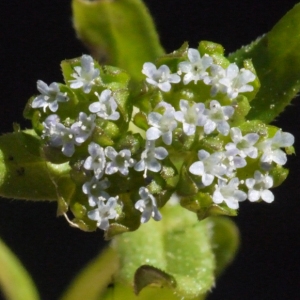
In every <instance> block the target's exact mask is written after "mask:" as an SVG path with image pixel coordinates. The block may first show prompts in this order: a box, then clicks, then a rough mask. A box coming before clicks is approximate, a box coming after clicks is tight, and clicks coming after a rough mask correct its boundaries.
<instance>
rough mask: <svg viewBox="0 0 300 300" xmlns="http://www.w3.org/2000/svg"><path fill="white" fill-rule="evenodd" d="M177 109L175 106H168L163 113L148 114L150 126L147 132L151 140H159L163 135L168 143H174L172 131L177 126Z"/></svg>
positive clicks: (163, 138)
mask: <svg viewBox="0 0 300 300" xmlns="http://www.w3.org/2000/svg"><path fill="white" fill-rule="evenodd" d="M174 114H175V110H174V108H173V107H171V108H167V109H166V110H165V112H164V114H163V115H161V114H159V113H157V112H152V113H150V114H149V115H148V124H149V125H150V126H152V127H150V128H149V129H148V130H147V132H146V137H147V139H148V140H149V141H154V140H157V139H158V138H159V137H162V140H163V141H164V143H165V144H166V145H171V143H172V132H173V130H174V129H175V128H176V127H177V122H176V120H175V115H174Z"/></svg>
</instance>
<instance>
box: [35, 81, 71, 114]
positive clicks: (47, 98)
mask: <svg viewBox="0 0 300 300" xmlns="http://www.w3.org/2000/svg"><path fill="white" fill-rule="evenodd" d="M37 89H38V90H39V92H40V93H41V95H39V96H37V97H36V98H34V100H33V101H32V104H31V106H32V107H33V108H40V107H42V108H43V111H44V112H46V109H47V107H49V109H50V110H51V111H52V112H56V111H57V109H58V102H66V101H68V100H69V98H68V97H67V94H66V93H61V92H60V89H59V85H58V84H57V83H56V82H53V83H51V84H50V85H49V86H48V85H47V84H46V83H45V82H44V81H42V80H38V81H37Z"/></svg>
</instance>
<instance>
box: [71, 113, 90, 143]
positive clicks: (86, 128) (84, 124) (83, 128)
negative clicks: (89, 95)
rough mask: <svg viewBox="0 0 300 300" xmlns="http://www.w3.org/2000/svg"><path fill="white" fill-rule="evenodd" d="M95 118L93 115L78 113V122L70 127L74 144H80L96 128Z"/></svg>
mask: <svg viewBox="0 0 300 300" xmlns="http://www.w3.org/2000/svg"><path fill="white" fill-rule="evenodd" d="M95 118H96V116H95V115H89V116H87V114H86V113H84V112H80V113H79V118H78V119H79V120H78V121H77V122H75V123H73V124H72V126H71V129H72V130H73V131H74V133H75V140H76V143H78V144H82V143H83V142H85V141H86V140H87V139H88V138H89V137H90V135H91V134H92V132H93V130H94V128H95V126H96V125H95Z"/></svg>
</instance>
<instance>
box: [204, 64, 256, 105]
mask: <svg viewBox="0 0 300 300" xmlns="http://www.w3.org/2000/svg"><path fill="white" fill-rule="evenodd" d="M211 73H212V77H210V80H209V81H206V82H205V83H206V84H210V85H212V89H211V95H212V96H214V95H216V94H217V92H221V93H225V94H227V96H228V98H229V99H231V100H232V99H235V98H236V97H237V96H238V94H239V93H245V92H252V91H253V86H252V85H249V84H247V83H249V82H252V81H254V80H255V78H256V76H255V75H254V74H253V73H252V72H251V71H249V70H246V69H244V68H243V69H240V70H239V68H238V66H237V65H236V64H230V65H229V66H228V67H227V68H226V69H223V68H222V67H220V66H215V65H214V66H213V67H212V69H211Z"/></svg>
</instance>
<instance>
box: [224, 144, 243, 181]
mask: <svg viewBox="0 0 300 300" xmlns="http://www.w3.org/2000/svg"><path fill="white" fill-rule="evenodd" d="M222 154H223V159H222V165H223V166H224V167H225V169H226V176H227V177H233V176H235V172H236V169H239V168H243V167H245V166H246V165H247V162H246V160H245V159H244V158H243V157H241V156H239V150H238V149H236V148H235V149H231V150H230V151H225V152H222Z"/></svg>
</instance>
